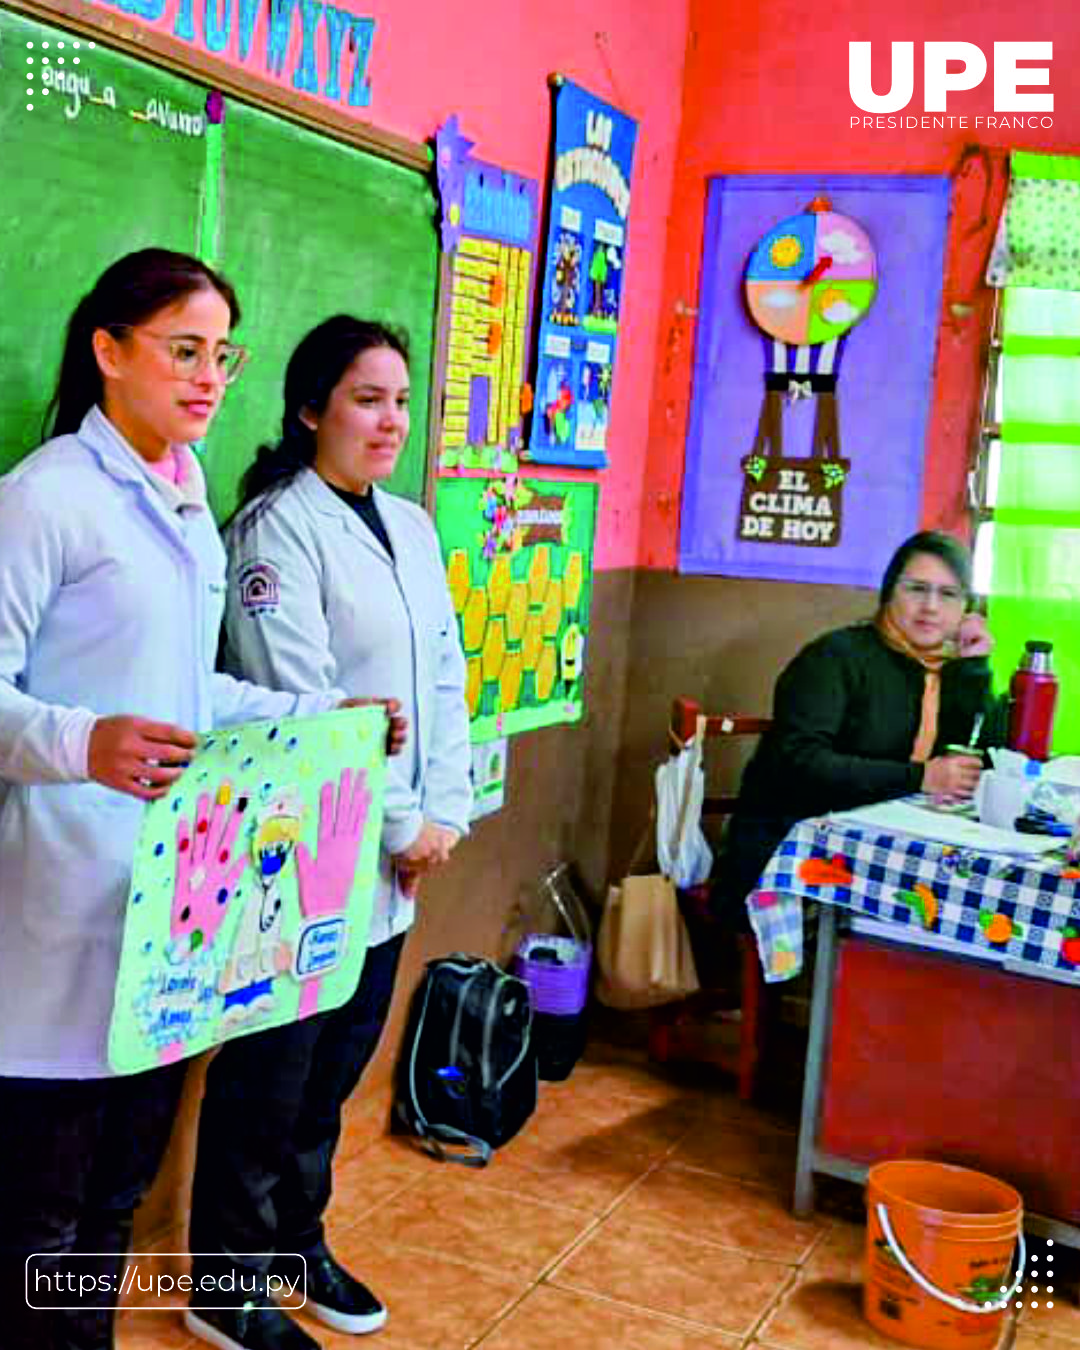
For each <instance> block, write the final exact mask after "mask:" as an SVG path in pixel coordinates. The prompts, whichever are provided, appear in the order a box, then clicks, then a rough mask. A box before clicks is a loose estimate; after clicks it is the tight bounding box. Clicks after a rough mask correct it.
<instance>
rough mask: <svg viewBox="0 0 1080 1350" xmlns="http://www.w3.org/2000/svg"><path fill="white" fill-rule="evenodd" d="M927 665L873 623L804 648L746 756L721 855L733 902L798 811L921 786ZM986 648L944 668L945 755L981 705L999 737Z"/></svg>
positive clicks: (726, 897) (812, 812) (967, 733)
mask: <svg viewBox="0 0 1080 1350" xmlns="http://www.w3.org/2000/svg"><path fill="white" fill-rule="evenodd" d="M924 685H925V672H924V670H923V668H922V666H920V665H919V664H918V663H917V662H916V661H913V660H912V659H911V658H910V657H907V656H904V655H902V654H901V653H900V652H896V651H893V650H892V648H890V647H888V646H887V645H886V644H885V642H884V641H883V640H882V639H881V637H880V636H879V635H878V632H877V629H876V628H875V627H874V626H873V624H870V623H861V624H854V625H852V626H851V627H850V628H838V629H836V630H834V631H833V632H831V633H826V634H825V636H824V637H820V638H818V639H817V640H816V641H814V642H811V643H810V645H809V646H808V647H804V648H803V650H802V651H801V652H800V653H799V655H798V656H796V658H795V659H794V661H792V662H791V664H790V665H789V666H788V667H787V669H786V670H785V671H784V672H783V674H782V675H781V676H780V678H779V680H778V681H777V683H776V693H775V696H774V701H773V725H772V728H771V729H770V730H769V731H768V732H767V733H766V734H765V735H764V736H763V737H762V739H761V743H760V745H759V746H758V749H757V753H756V754H755V755H754V757H753V759H752V760H751V761H750V763H749V764H748V765H747V766H746V772H745V773H744V775H743V780H742V787H741V789H740V792H739V804H738V806H737V807H736V810H735V814H734V815H733V816H732V819H731V824H730V829H729V832H728V837H727V841H726V845H725V850H724V857H723V859H722V861H721V866H720V872H719V882H720V890H721V895H720V896H719V897H718V899H719V901H720V903H721V905H723V906H724V907H726V906H727V905H729V904H732V903H736V904H739V905H740V906H741V902H742V900H743V899H744V898H745V897H746V895H747V893H748V892H749V891H750V890H751V889H752V888H753V886H754V884H755V882H756V881H757V879H758V877H759V876H760V875H761V873H762V871H763V870H764V868H765V865H766V863H767V862H768V861H769V858H770V857H771V856H772V854H773V852H774V851H775V849H776V846H777V845H778V844H779V843H780V841H781V839H783V837H784V835H785V834H787V832H788V830H790V829H791V827H792V826H793V825H794V824H795V822H796V821H798V820H803V819H805V818H806V817H807V816H816V815H822V814H824V813H826V812H828V811H840V810H848V809H851V808H852V807H856V806H866V805H868V804H869V803H871V802H880V801H887V800H889V799H890V798H894V797H906V796H908V795H910V794H911V793H913V792H918V791H919V790H920V787H921V784H922V776H923V765H921V764H913V763H912V762H911V751H912V747H913V746H914V744H915V736H916V733H917V732H918V729H919V722H920V718H921V714H922V698H923V688H924ZM993 711H994V707H993V701H992V697H991V685H990V668H989V662H988V661H987V660H986V658H985V657H972V658H970V659H967V660H957V661H950V662H948V663H947V664H946V666H945V667H944V669H943V670H942V672H941V705H940V711H939V714H938V735H937V742H936V744H935V748H934V754H939V753H940V752H941V750H942V749H943V748H944V747H945V746H946V745H950V744H966V743H967V742H968V741H969V739H970V737H971V732H972V729H973V726H974V721H975V717H976V714H977V713H979V712H982V713H984V714H985V715H986V718H987V723H986V726H985V727H984V730H983V733H982V734H981V735H980V737H979V741H980V745H983V746H985V745H989V744H993V743H995V741H996V740H997V739H998V738H997V736H996V734H995V731H996V728H995V725H994V718H993V716H992V714H993Z"/></svg>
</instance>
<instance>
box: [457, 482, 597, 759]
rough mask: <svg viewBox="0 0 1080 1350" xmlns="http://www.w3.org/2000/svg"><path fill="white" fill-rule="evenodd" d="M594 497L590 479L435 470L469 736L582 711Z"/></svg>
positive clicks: (576, 716)
mask: <svg viewBox="0 0 1080 1350" xmlns="http://www.w3.org/2000/svg"><path fill="white" fill-rule="evenodd" d="M598 497H599V489H598V488H597V486H596V484H595V483H586V482H574V483H569V482H555V481H551V480H547V479H544V480H540V479H522V478H517V477H511V478H493V479H478V478H453V479H447V478H444V479H441V480H440V482H439V490H438V495H437V499H436V510H435V523H436V528H437V529H438V532H439V539H440V542H441V544H442V550H443V557H444V559H445V562H446V574H447V580H448V582H449V585H450V593H451V595H452V596H453V599H454V609H455V611H456V613H457V615H458V622H459V624H460V628H461V638H462V644H463V646H464V648H465V656H466V660H467V662H468V683H467V688H466V693H467V698H468V702H469V711H470V715H471V718H472V739H473V741H474V743H477V744H479V743H483V742H487V741H494V740H498V739H499V738H500V737H503V736H513V735H516V734H517V733H518V732H522V731H532V730H534V729H536V728H538V727H546V726H553V725H555V724H556V723H560V722H577V721H579V720H580V718H581V716H582V713H583V711H584V668H585V658H586V653H587V650H588V634H589V611H590V606H591V601H592V573H593V567H592V553H593V536H594V533H595V530H596V510H597V501H598Z"/></svg>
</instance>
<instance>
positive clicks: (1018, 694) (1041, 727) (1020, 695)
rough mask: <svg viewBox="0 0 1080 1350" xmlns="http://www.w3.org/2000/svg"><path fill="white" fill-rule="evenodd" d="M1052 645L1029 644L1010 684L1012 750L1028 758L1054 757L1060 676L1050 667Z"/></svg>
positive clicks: (1050, 643) (1010, 735)
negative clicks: (1052, 744) (1052, 749)
mask: <svg viewBox="0 0 1080 1350" xmlns="http://www.w3.org/2000/svg"><path fill="white" fill-rule="evenodd" d="M1053 650H1054V644H1053V643H1052V642H1029V643H1027V645H1026V646H1025V648H1024V655H1023V659H1022V660H1021V662H1020V666H1019V669H1018V670H1017V672H1016V674H1015V675H1014V676H1013V677H1012V680H1011V681H1010V683H1009V699H1010V708H1009V749H1010V750H1018V751H1019V752H1020V753H1021V754H1022V755H1027V757H1028V759H1040V760H1046V759H1049V758H1050V742H1051V740H1052V739H1053V734H1054V709H1055V707H1056V706H1057V696H1058V682H1057V676H1056V675H1055V674H1054V672H1053V670H1051V668H1050V653H1051V652H1052V651H1053Z"/></svg>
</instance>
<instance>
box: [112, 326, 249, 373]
mask: <svg viewBox="0 0 1080 1350" xmlns="http://www.w3.org/2000/svg"><path fill="white" fill-rule="evenodd" d="M109 331H110V332H129V333H135V332H138V333H142V334H144V335H145V336H146V337H148V338H151V339H152V340H153V341H154V342H156V343H157V344H158V345H159V346H161V347H165V348H166V349H167V350H168V353H169V356H170V357H171V358H172V368H173V374H174V375H175V376H176V378H177V379H178V380H194V379H196V378H197V377H198V376H199V375H201V374H202V372H203V371H204V370H206V368H207V367H208V366H211V367H212V368H213V370H214V373H215V374H216V375H217V376H218V378H219V379H220V380H221V381H222V382H223V383H224V384H235V383H236V381H237V380H238V379H239V378H240V372H241V371H242V370H243V369H244V367H245V366H246V365H247V361H248V356H249V352H248V349H247V348H246V347H240V346H238V345H236V344H235V343H232V342H219V343H218V345H217V346H216V347H215V348H214V350H213V352H212V353H211V351H210V350H209V348H208V347H207V345H206V343H205V342H202V341H200V340H196V339H194V338H186V337H165V336H164V335H163V334H161V333H152V332H151V331H150V330H149V329H148V328H139V329H136V328H135V327H134V326H133V325H132V324H129V323H116V324H110V325H109Z"/></svg>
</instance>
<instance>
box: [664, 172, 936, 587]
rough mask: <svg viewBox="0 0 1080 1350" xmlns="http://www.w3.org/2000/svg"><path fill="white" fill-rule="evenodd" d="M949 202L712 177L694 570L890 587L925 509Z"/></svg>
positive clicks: (682, 553) (903, 189) (689, 458)
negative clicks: (892, 562) (901, 546)
mask: <svg viewBox="0 0 1080 1350" xmlns="http://www.w3.org/2000/svg"><path fill="white" fill-rule="evenodd" d="M948 200H949V198H948V180H947V179H945V178H939V177H899V176H898V177H877V176H858V177H855V176H852V177H847V176H839V175H832V176H828V175H826V176H823V177H819V178H813V177H809V176H803V175H793V176H783V177H780V176H757V175H748V176H746V177H724V178H714V179H713V180H711V182H710V186H709V205H708V217H707V221H706V235H705V261H704V266H703V271H702V282H701V297H700V306H699V314H700V317H699V320H698V338H697V356H696V361H695V369H694V387H693V395H692V402H691V413H690V429H689V435H688V438H687V453H686V477H685V490H684V498H683V515H682V523H681V537H680V548H679V565H680V570H681V571H683V572H697V573H709V574H714V575H722V576H737V577H761V578H768V579H771V580H776V581H818V582H828V583H833V584H837V585H849V586H872V587H876V586H877V585H878V583H879V582H880V580H881V574H882V572H883V571H884V569H885V566H886V564H887V562H888V560H889V558H890V557H891V555H892V553H893V551H894V550H895V548H896V546H897V544H898V543H900V542H901V541H902V540H903V539H905V538H906V537H907V536H908V535H910V534H912V533H913V532H914V531H915V530H916V529H917V528H918V523H919V517H920V509H921V499H922V468H923V455H924V449H925V436H926V424H927V416H928V410H929V406H930V399H931V383H932V378H933V366H934V346H935V341H936V334H937V316H938V310H939V306H940V300H941V282H942V275H943V257H944V248H945V233H946V226H947V221H948Z"/></svg>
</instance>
